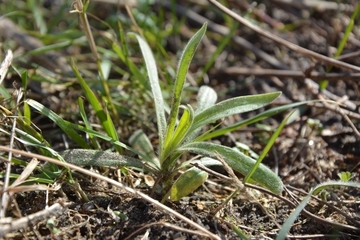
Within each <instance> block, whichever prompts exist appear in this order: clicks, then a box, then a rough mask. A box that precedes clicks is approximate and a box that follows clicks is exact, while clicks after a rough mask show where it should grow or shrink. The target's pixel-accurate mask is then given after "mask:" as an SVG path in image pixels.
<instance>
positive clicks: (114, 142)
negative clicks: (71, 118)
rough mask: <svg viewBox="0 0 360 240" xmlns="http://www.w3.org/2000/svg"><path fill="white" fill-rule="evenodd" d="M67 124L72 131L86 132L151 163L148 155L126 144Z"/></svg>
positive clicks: (96, 132) (84, 128)
mask: <svg viewBox="0 0 360 240" xmlns="http://www.w3.org/2000/svg"><path fill="white" fill-rule="evenodd" d="M67 124H69V126H71V127H72V128H73V129H76V130H80V131H83V132H86V133H88V134H92V135H93V136H94V137H97V138H100V139H103V140H105V141H107V142H110V143H112V144H114V145H116V146H119V147H121V148H123V149H126V150H129V151H131V152H133V153H135V154H137V155H139V156H140V157H141V158H142V159H143V160H144V161H147V162H152V160H151V158H150V157H149V156H148V155H146V154H143V153H142V152H140V151H137V150H136V149H134V148H132V147H129V146H127V145H126V144H124V143H122V142H120V141H118V140H114V139H112V138H111V137H109V136H108V135H105V134H102V133H100V132H98V131H95V130H92V129H87V128H86V127H84V126H80V125H77V124H73V123H70V122H67Z"/></svg>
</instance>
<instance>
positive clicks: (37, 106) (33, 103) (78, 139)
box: [25, 99, 90, 148]
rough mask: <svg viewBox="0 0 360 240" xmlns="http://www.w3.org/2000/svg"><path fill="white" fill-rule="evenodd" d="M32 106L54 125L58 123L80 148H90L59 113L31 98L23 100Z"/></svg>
mask: <svg viewBox="0 0 360 240" xmlns="http://www.w3.org/2000/svg"><path fill="white" fill-rule="evenodd" d="M25 102H26V103H27V104H29V105H30V106H31V107H32V108H34V109H35V110H37V111H39V112H40V113H41V114H43V115H44V116H46V117H48V118H49V119H51V120H52V121H53V122H54V123H56V125H58V126H59V127H60V128H61V129H62V130H63V131H64V132H65V133H66V135H68V136H69V137H70V138H71V139H72V140H73V141H74V142H76V143H77V144H78V145H79V146H80V147H82V148H90V146H89V145H88V144H87V143H86V141H85V140H84V138H83V137H81V136H80V135H79V134H78V133H77V132H76V131H75V130H74V129H73V128H72V127H71V124H70V123H69V122H68V121H65V120H64V119H62V118H61V117H60V116H59V115H57V114H56V113H54V112H53V111H51V110H50V109H48V108H46V107H45V106H44V105H42V104H40V103H38V102H36V101H34V100H32V99H27V100H26V101H25Z"/></svg>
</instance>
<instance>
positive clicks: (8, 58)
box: [0, 50, 13, 84]
mask: <svg viewBox="0 0 360 240" xmlns="http://www.w3.org/2000/svg"><path fill="white" fill-rule="evenodd" d="M12 58H13V54H12V51H11V50H7V51H6V54H5V58H4V61H3V62H2V63H1V65H0V84H2V82H3V81H4V78H5V76H6V73H7V71H8V69H9V67H10V65H11V62H12Z"/></svg>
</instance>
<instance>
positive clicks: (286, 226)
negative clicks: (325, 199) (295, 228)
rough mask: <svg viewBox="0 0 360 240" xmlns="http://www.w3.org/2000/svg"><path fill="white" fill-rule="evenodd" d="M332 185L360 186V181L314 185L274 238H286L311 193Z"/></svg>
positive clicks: (278, 239)
mask: <svg viewBox="0 0 360 240" xmlns="http://www.w3.org/2000/svg"><path fill="white" fill-rule="evenodd" d="M332 186H343V187H356V188H360V183H358V182H343V181H329V182H325V183H322V184H320V185H318V186H316V187H315V188H314V189H313V190H312V191H310V193H309V194H308V195H307V196H306V198H304V200H302V201H301V203H300V204H299V205H298V206H297V207H296V209H295V210H294V211H293V212H292V213H291V215H290V216H289V217H288V219H287V220H286V221H285V223H284V224H283V226H282V228H281V229H280V232H279V234H278V236H277V237H276V240H283V239H286V234H287V233H288V232H289V231H290V229H291V227H292V225H293V223H294V222H295V220H296V218H297V217H298V216H299V215H300V213H301V211H302V210H303V209H304V208H305V207H306V205H307V203H308V202H309V200H310V198H311V196H312V195H313V194H317V193H318V192H320V191H321V190H324V189H325V188H328V187H332Z"/></svg>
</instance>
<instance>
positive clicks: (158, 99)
mask: <svg viewBox="0 0 360 240" xmlns="http://www.w3.org/2000/svg"><path fill="white" fill-rule="evenodd" d="M129 35H130V36H133V37H136V39H137V41H138V42H139V46H140V49H141V52H142V54H143V56H144V60H145V66H146V71H147V74H148V77H149V81H150V86H151V91H152V94H153V98H154V103H155V110H156V120H157V125H158V134H159V148H160V150H161V151H162V149H163V146H164V139H165V132H166V118H165V110H164V99H163V96H162V93H161V88H160V83H159V77H158V72H157V68H156V62H155V59H154V56H153V54H152V52H151V49H150V47H149V45H148V44H147V43H146V41H145V40H144V39H142V38H141V37H140V36H139V35H137V34H135V33H129Z"/></svg>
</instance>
